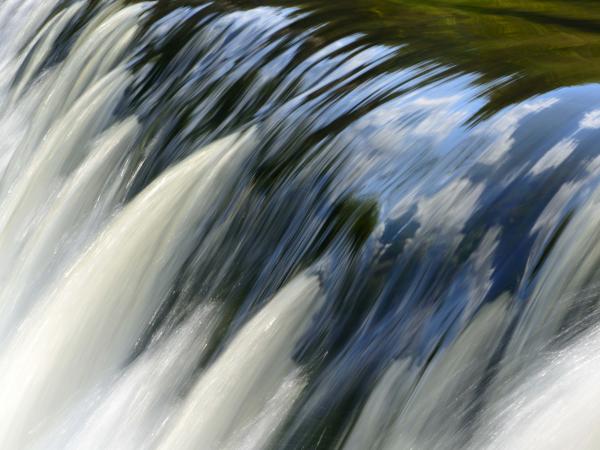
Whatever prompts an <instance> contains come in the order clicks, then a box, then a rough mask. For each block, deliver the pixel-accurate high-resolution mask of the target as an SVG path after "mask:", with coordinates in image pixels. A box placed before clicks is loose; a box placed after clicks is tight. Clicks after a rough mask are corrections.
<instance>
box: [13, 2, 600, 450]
mask: <svg viewBox="0 0 600 450" xmlns="http://www.w3.org/2000/svg"><path fill="white" fill-rule="evenodd" d="M103 3H104V2H100V1H92V0H90V1H87V2H86V6H85V7H84V8H83V9H81V10H80V11H79V12H78V13H77V14H76V15H75V17H74V18H73V19H72V20H70V21H69V23H68V24H67V25H66V27H65V29H64V30H63V31H62V32H61V33H60V34H59V35H58V36H57V37H56V40H55V42H54V44H53V47H52V50H51V51H50V52H49V53H48V55H47V57H46V58H45V60H44V62H43V64H42V65H40V68H39V69H37V73H38V75H39V76H42V75H43V74H44V73H45V71H48V70H52V68H53V67H56V66H59V65H60V64H61V62H62V61H63V60H64V59H65V58H66V57H67V56H68V55H69V52H70V51H71V50H72V45H73V44H74V42H75V40H76V39H77V38H78V37H79V36H80V35H81V32H82V29H84V27H85V25H86V24H88V23H89V22H90V21H91V20H93V19H94V17H96V15H97V14H98V11H99V9H100V7H101V6H102V4H103ZM128 3H134V2H128ZM68 5H70V2H63V3H62V4H61V5H59V6H58V7H57V8H56V10H55V13H56V12H58V11H61V10H62V8H65V7H67V6H68ZM139 21H140V25H141V26H140V28H139V30H138V31H137V35H136V37H135V38H134V39H133V41H132V43H131V44H130V46H129V48H128V50H127V56H128V58H129V59H128V63H127V64H128V66H127V67H128V70H129V71H130V72H131V73H132V74H133V76H132V78H131V80H130V82H129V84H128V86H127V87H126V91H125V95H124V96H123V99H122V101H121V102H120V104H119V106H118V108H117V109H116V112H115V120H117V118H118V117H127V116H129V115H131V114H135V115H137V117H138V118H139V120H140V123H141V126H142V130H143V132H142V133H141V135H140V136H139V138H138V139H137V141H136V143H135V145H134V147H133V148H132V149H131V153H132V155H134V158H135V159H136V161H137V162H138V164H137V165H136V166H135V170H134V169H131V170H130V173H129V174H128V175H127V180H128V181H127V190H126V194H125V196H124V200H123V201H124V202H128V201H129V200H130V199H132V198H134V197H135V196H136V195H137V194H138V193H139V192H141V191H142V190H143V189H144V188H145V187H146V186H148V185H149V184H150V183H151V182H152V181H153V180H155V179H156V178H157V177H158V176H159V175H160V174H162V173H163V172H164V171H165V170H166V169H167V168H168V167H171V166H173V165H174V164H175V163H176V162H178V161H181V160H183V159H184V158H185V157H187V156H189V155H190V154H192V153H193V152H194V151H195V150H197V149H198V148H200V147H202V146H203V145H205V144H207V143H209V142H212V141H214V140H215V139H218V138H220V137H224V136H227V135H229V134H230V133H232V132H235V131H238V130H240V129H246V128H249V127H251V126H255V127H256V130H257V133H258V140H257V141H258V144H257V146H256V148H255V149H254V150H253V151H252V154H251V155H250V157H249V158H248V160H247V161H246V162H245V164H244V171H243V175H242V176H241V177H240V180H239V186H238V187H237V188H236V190H235V193H234V194H232V196H231V197H230V198H227V199H225V200H223V201H222V202H221V203H220V204H219V205H217V206H215V209H214V211H212V213H211V214H212V215H211V217H210V227H213V228H215V227H220V228H219V229H221V230H223V234H222V235H221V236H220V238H219V239H218V240H211V241H210V242H207V240H206V239H204V238H205V237H206V234H207V233H209V231H206V230H204V231H202V233H204V234H200V235H199V236H197V237H196V238H195V241H194V242H195V244H194V245H195V247H194V251H190V255H189V257H188V258H187V262H186V263H185V264H184V266H183V267H182V269H181V270H180V271H179V273H178V275H177V281H176V282H175V283H174V284H173V286H172V288H171V289H170V293H169V296H168V298H165V300H164V302H163V303H162V306H161V309H160V312H159V313H158V314H157V315H156V316H155V320H154V321H153V324H152V326H150V327H149V329H148V330H147V333H146V336H145V338H143V339H141V340H140V341H139V343H138V346H137V349H136V350H135V352H134V353H133V354H132V356H131V359H132V360H133V359H134V358H136V355H138V354H140V353H142V352H143V350H144V348H145V345H146V343H147V342H148V341H149V340H150V339H151V338H152V336H153V333H154V332H156V330H160V329H163V327H165V326H166V327H173V328H176V326H177V324H178V323H179V322H180V321H181V320H183V319H182V318H183V317H186V315H187V314H188V312H189V311H191V310H192V309H193V306H195V305H196V304H197V302H198V301H199V299H200V298H203V299H204V298H211V299H216V300H217V301H218V302H220V303H222V304H223V305H224V309H225V311H226V313H225V314H224V315H223V317H222V319H221V321H220V323H219V327H218V332H217V333H216V336H215V337H214V339H213V340H212V341H211V347H210V348H211V351H210V352H209V353H208V355H207V356H206V357H205V358H203V361H202V362H201V363H200V364H199V367H198V371H201V370H202V367H205V366H206V365H209V364H210V363H211V361H213V360H214V359H215V358H217V357H218V355H219V354H220V353H221V352H222V351H223V349H224V348H225V346H226V343H227V342H229V341H230V339H231V337H232V336H233V335H235V333H236V331H237V330H239V329H240V327H241V326H242V325H243V324H245V323H247V321H248V320H249V318H250V317H252V316H253V315H254V314H255V313H256V311H258V310H259V309H260V308H261V307H262V306H263V305H264V304H265V302H266V301H267V300H268V299H269V298H270V297H271V295H273V294H274V293H275V292H276V291H277V290H278V289H280V288H281V287H282V286H283V285H284V284H285V283H286V282H287V281H289V280H290V279H291V278H293V276H294V275H296V274H298V273H300V272H301V271H303V270H304V269H306V268H311V270H313V271H314V272H316V273H318V275H319V278H320V282H321V285H322V289H323V291H324V295H325V300H324V302H323V304H322V305H321V306H320V308H319V310H318V312H317V313H316V314H315V316H314V318H313V319H312V321H311V323H310V326H309V327H308V330H307V331H306V332H305V333H304V335H303V337H302V338H301V339H300V340H299V342H298V343H297V344H296V346H295V350H294V354H293V359H294V361H295V362H296V363H297V364H298V365H300V366H301V367H302V368H303V371H305V373H306V376H307V377H308V380H309V381H308V384H307V387H306V389H305V390H304V391H303V393H302V396H301V397H300V399H299V400H298V401H297V402H296V403H295V405H294V407H293V409H292V411H291V413H290V414H289V416H288V417H287V419H286V420H285V424H284V426H283V427H282V428H280V429H279V430H278V432H277V436H276V439H275V440H274V441H273V443H272V444H271V445H272V446H273V448H277V449H283V448H290V449H292V448H294V449H295V448H298V449H300V448H303V449H329V448H343V446H344V445H350V444H351V443H353V442H355V441H352V439H353V438H352V436H353V432H354V433H358V432H357V431H356V430H357V429H358V427H359V424H360V423H362V422H361V421H360V417H361V412H362V413H363V415H364V414H367V415H369V416H370V417H372V420H373V422H375V423H376V425H372V426H370V427H367V428H368V429H370V430H371V431H372V434H369V433H366V432H360V433H361V436H362V437H363V438H364V440H363V441H361V443H359V444H356V443H354V445H356V447H355V448H361V447H362V448H388V447H386V446H392V447H394V446H395V448H438V447H444V448H462V447H466V446H468V445H476V442H477V441H476V440H475V439H476V436H477V433H478V431H477V430H478V429H479V428H480V427H481V426H482V423H483V424H485V423H486V420H487V419H486V415H485V411H487V405H488V403H493V402H494V401H495V398H496V397H497V394H496V388H495V386H496V384H497V383H498V380H499V379H502V380H503V379H504V378H502V377H507V379H509V378H510V379H512V377H517V375H516V374H518V373H520V371H522V370H525V369H526V368H527V367H531V366H532V365H534V364H535V361H536V360H537V359H536V358H538V357H539V356H540V355H542V354H543V353H544V352H546V351H551V350H556V349H563V348H565V346H567V345H569V344H570V343H571V342H574V339H575V338H576V337H578V336H580V335H581V334H582V333H584V332H586V330H588V329H589V328H590V327H591V326H593V325H594V324H595V323H596V313H597V311H598V299H599V298H598V295H599V294H598V292H599V291H598V289H597V288H596V287H595V286H596V283H597V278H598V268H599V267H600V266H598V262H599V259H600V256H599V255H597V254H596V253H597V250H598V248H597V247H598V243H597V239H596V236H597V233H598V230H599V229H600V228H598V226H600V224H597V222H598V218H599V217H600V216H599V213H598V212H597V211H596V210H595V208H596V202H597V198H598V194H597V193H596V191H597V190H598V182H599V181H600V178H599V175H600V158H599V157H600V141H599V139H600V131H598V130H599V129H600V84H598V82H600V4H599V3H598V2H596V1H591V0H590V1H584V0H580V1H555V0H545V1H534V0H530V1H527V2H522V1H517V0H513V1H509V0H497V1H483V0H480V1H475V0H474V1H467V0H462V1H459V0H456V1H454V0H440V1H426V0H421V1H409V0H405V1H402V0H369V1H367V0H353V1H350V0H348V1H268V0H248V1H241V0H240V1H234V0H217V1H214V2H204V1H191V0H189V1H181V0H170V1H158V2H155V3H153V4H148V6H147V8H146V10H145V13H144V14H143V15H142V16H141V17H140V18H139ZM28 64H29V62H28V60H25V62H24V63H23V66H22V68H21V70H20V72H18V73H17V75H16V77H15V81H14V84H15V85H17V84H18V82H19V80H20V79H21V78H20V77H21V76H22V75H23V73H25V70H26V69H27V67H28ZM150 143H151V145H150ZM210 227H209V229H210ZM132 264H135V262H134V261H132ZM582 293H583V294H582ZM557 305H559V306H557ZM481 317H484V319H481V320H482V321H483V322H481V323H484V325H483V326H482V328H481V330H480V331H479V332H478V333H479V334H474V335H473V336H474V337H472V338H471V337H468V336H471V335H469V334H468V333H469V330H471V329H472V327H471V325H473V324H476V325H473V327H475V326H479V325H477V324H479V323H480V322H478V318H481ZM470 327H471V328H470ZM465 336H467V337H465ZM461 337H463V338H464V339H463V340H462V341H461ZM468 339H471V341H468V342H467V340H468ZM473 342H475V343H476V344H477V345H479V346H480V347H478V350H477V351H473V352H471V353H469V352H470V350H469V349H472V346H473V345H474V344H473ZM461 346H465V347H464V348H463V347H461ZM469 355H470V356H469ZM463 356H464V357H463ZM461 357H462V359H461ZM450 360H452V361H455V364H454V365H451V364H450V362H448V361H450ZM399 362H401V363H402V364H405V365H406V368H405V369H403V370H405V372H402V371H400V372H399V373H401V375H399V376H398V377H399V380H400V381H396V384H395V386H396V387H395V388H393V389H391V390H390V391H388V393H387V394H386V395H387V396H388V397H389V399H388V400H389V401H388V402H387V403H385V402H384V403H385V406H384V407H380V408H379V409H377V408H375V409H367V405H368V403H367V402H368V400H369V398H371V399H372V398H373V396H372V394H373V392H374V391H375V390H376V386H378V385H380V383H381V380H382V379H385V374H386V373H387V374H389V373H391V372H390V370H395V369H393V368H394V367H396V365H397V364H399ZM474 362H476V366H477V370H473V371H469V370H467V369H468V368H471V367H473V365H474V364H475V363H474ZM390 367H391V368H392V369H390ZM463 369H464V371H463ZM402 373H404V375H402ZM507 373H510V376H509V375H507ZM446 375H447V376H446ZM402 380H403V381H402ZM432 380H433V381H432ZM436 380H438V381H436ZM401 382H403V383H404V384H402V387H398V386H399V384H398V383H401ZM436 384H438V385H439V386H440V387H441V391H442V392H441V393H439V394H436V393H435V388H436ZM423 392H425V393H423ZM427 395H430V397H427ZM428 405H429V406H428ZM364 411H368V412H367V413H364ZM403 427H405V428H406V429H407V430H409V431H402V430H404V428H403ZM398 430H400V431H398ZM394 433H397V434H394ZM409 435H410V438H409V437H407V436H409ZM398 436H404V438H399V437H398ZM402 439H405V440H402ZM357 442H358V441H357ZM473 442H475V444H473ZM507 448H508V447H507Z"/></svg>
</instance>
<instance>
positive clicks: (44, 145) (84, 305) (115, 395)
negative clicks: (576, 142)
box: [0, 0, 600, 450]
mask: <svg viewBox="0 0 600 450" xmlns="http://www.w3.org/2000/svg"><path fill="white" fill-rule="evenodd" d="M55 3H56V2H54V1H42V0H6V1H4V2H3V3H1V4H0V41H2V42H3V43H6V44H5V45H3V46H1V47H0V106H2V111H3V112H2V114H1V115H0V132H1V134H2V137H3V142H2V143H1V144H0V145H1V147H0V174H2V181H1V183H0V282H1V285H0V344H1V346H0V399H1V406H0V448H3V449H4V448H6V449H22V448H57V449H63V448H70V449H82V448H85V449H143V448H159V449H173V448H176V449H207V450H210V449H219V450H220V449H231V450H233V449H261V448H265V447H267V446H268V445H269V444H270V443H271V439H272V438H273V437H274V436H275V435H276V433H277V431H278V430H279V429H280V427H281V426H282V425H283V424H284V423H285V420H286V418H287V416H288V414H289V412H290V411H291V409H292V408H293V407H294V405H295V404H296V402H297V400H298V398H299V397H300V395H301V394H302V392H303V390H304V389H305V387H306V384H307V382H308V381H307V378H306V374H304V373H303V372H302V370H301V369H300V368H298V367H296V365H295V363H294V362H293V361H292V359H291V355H292V352H293V349H294V346H295V344H296V343H297V339H298V337H299V335H300V334H301V333H302V331H303V330H305V327H306V325H307V323H308V321H310V319H311V315H312V313H313V312H314V310H315V306H316V304H317V303H318V298H319V297H320V288H319V283H318V280H317V278H316V277H315V276H312V275H309V274H308V273H305V274H301V275H298V276H297V277H296V278H294V279H293V280H291V281H290V282H289V283H288V284H287V285H286V286H284V287H283V288H282V289H281V290H280V291H279V292H278V293H277V294H276V295H275V296H274V297H273V298H272V299H262V300H264V302H265V306H264V307H263V308H262V309H261V310H260V311H259V312H258V313H256V314H255V315H254V316H253V317H252V318H251V319H250V320H249V321H248V322H247V323H246V324H245V325H244V326H243V327H242V328H241V329H240V330H239V331H238V332H237V333H236V334H235V335H233V337H232V338H231V339H230V340H229V342H227V343H226V344H225V345H224V347H223V348H222V349H221V350H220V352H219V353H218V354H217V356H216V357H215V359H214V360H211V361H210V362H209V363H207V364H206V365H205V366H203V367H199V365H200V364H201V362H202V361H203V358H204V357H206V356H209V355H208V353H209V352H208V349H209V347H210V344H211V340H212V339H213V338H214V335H215V332H216V330H217V329H218V327H219V325H220V321H221V319H222V318H223V316H224V313H223V308H222V306H221V305H220V304H219V300H222V299H203V301H201V302H199V303H200V304H199V306H198V307H197V309H196V310H195V312H194V313H193V314H191V315H190V316H189V317H188V318H187V320H184V321H183V323H181V324H179V325H178V326H177V327H176V328H175V329H174V330H170V329H164V330H162V331H161V333H159V334H158V335H157V336H156V337H155V341H154V342H153V343H152V344H151V345H150V346H149V347H148V349H147V350H145V351H144V352H143V353H142V354H141V355H139V356H138V357H137V358H136V359H134V360H133V361H130V358H131V356H132V355H133V354H134V352H135V351H136V349H137V346H138V345H139V341H140V339H141V338H142V336H143V334H144V331H145V330H146V329H147V328H148V326H149V325H150V323H151V322H152V320H153V318H154V315H155V314H156V312H157V310H158V309H159V307H160V306H161V304H162V302H163V301H164V300H165V298H166V297H167V296H168V294H169V289H170V288H171V286H172V284H173V281H174V279H175V277H176V276H177V273H178V271H179V270H180V269H181V268H182V266H183V265H184V264H185V261H186V259H187V257H188V256H190V253H191V251H192V248H193V245H194V243H195V242H196V240H197V239H200V238H201V237H202V236H203V233H204V232H205V231H207V228H208V221H209V219H210V218H211V217H212V213H213V212H214V208H215V206H216V205H218V204H220V203H221V202H223V201H226V199H227V198H228V196H229V195H230V194H231V193H232V192H235V187H236V184H237V181H238V179H239V178H240V177H241V176H242V174H243V167H244V164H245V162H246V161H247V158H248V156H249V154H250V152H251V151H252V149H253V148H254V143H255V142H254V140H255V139H256V132H255V130H253V129H250V130H246V131H239V132H238V133H234V134H233V135H231V136H229V137H227V138H224V139H222V140H219V141H216V142H213V143H212V144H210V145H208V146H207V147H205V148H202V149H198V150H197V151H196V152H195V153H194V154H193V155H191V156H190V157H188V158H187V159H185V160H183V161H182V162H180V163H179V164H177V165H175V166H174V167H171V168H170V169H169V170H167V171H165V172H164V173H163V174H162V175H161V176H160V177H159V178H158V179H157V180H155V181H154V183H152V184H151V185H150V186H148V187H147V188H146V189H145V190H144V191H142V192H141V193H140V194H138V195H137V196H136V197H135V198H134V199H133V200H132V201H130V202H129V203H126V201H125V189H126V186H125V182H126V179H127V174H128V173H129V171H134V170H135V169H136V168H135V164H136V161H135V158H134V157H133V153H134V152H135V148H136V143H137V142H138V138H139V134H140V127H141V125H140V119H139V118H138V117H128V118H121V119H117V118H116V116H115V110H116V107H117V105H118V104H119V102H120V101H121V100H122V98H123V93H124V90H125V88H126V87H127V85H128V83H129V81H130V80H131V75H130V73H129V72H128V69H127V63H128V61H127V56H128V50H129V47H130V46H131V45H132V43H133V42H134V38H135V34H136V32H137V31H138V29H139V20H140V19H139V17H140V15H141V14H143V12H144V11H145V9H146V8H147V7H148V5H149V3H139V4H136V5H131V6H127V7H124V6H123V5H122V4H120V3H110V4H108V5H103V7H102V8H101V9H100V11H99V12H98V13H97V16H96V17H95V18H94V19H93V20H92V21H91V22H90V23H89V24H88V25H87V27H86V29H85V30H83V32H82V34H81V35H80V37H79V38H78V40H77V41H76V42H75V44H74V46H73V48H72V49H71V51H70V53H69V55H68V56H67V58H66V59H65V60H64V61H63V62H61V63H60V64H58V65H56V66H55V67H52V68H50V69H48V70H47V71H46V72H45V73H43V74H42V75H41V76H40V77H37V78H36V77H35V75H36V73H37V71H38V70H39V69H40V68H41V67H42V63H43V61H44V59H45V57H46V56H47V55H48V53H49V52H50V50H51V48H52V43H53V41H54V39H56V38H57V37H58V36H59V35H60V32H61V31H62V29H63V28H64V27H65V26H66V24H67V23H68V21H69V20H70V19H71V18H73V17H74V16H75V15H76V14H77V13H78V12H80V10H81V8H82V7H83V2H75V3H73V5H72V6H70V7H69V8H68V9H66V10H64V11H63V12H61V13H59V14H57V15H56V16H54V17H53V18H52V19H51V20H50V21H49V22H48V23H47V24H46V25H45V26H44V27H42V28H41V31H40V32H39V33H38V34H37V36H34V35H33V33H34V30H35V29H36V28H37V27H38V26H40V25H41V24H42V23H43V21H44V18H45V17H46V16H47V14H48V13H49V12H50V11H51V9H52V8H53V6H54V5H55ZM27 43H30V45H29V46H28V47H27ZM22 46H26V47H27V48H28V50H27V51H31V52H32V57H31V59H30V61H29V63H28V65H27V67H26V68H25V70H24V72H23V74H22V76H21V78H20V81H19V82H18V83H17V84H16V86H14V87H13V88H12V89H9V87H8V82H9V80H10V79H11V77H12V76H13V75H14V72H15V70H16V68H17V67H18V64H19V63H20V62H22V61H23V54H18V49H19V48H21V47H22ZM598 217H600V214H599V212H598V201H597V196H595V197H593V198H592V200H591V201H590V202H589V203H588V205H586V207H585V208H582V210H581V211H580V212H579V214H578V215H577V216H576V217H575V218H574V219H573V221H572V223H571V224H570V225H569V227H568V228H567V230H566V232H565V234H564V235H563V237H562V238H561V240H560V241H559V243H558V244H557V249H558V250H557V251H555V252H554V253H553V255H552V256H551V258H550V259H549V262H548V263H547V264H546V266H545V268H544V270H543V271H542V273H541V275H540V277H541V278H542V282H540V283H539V286H540V287H539V288H538V289H537V290H536V291H535V292H534V293H533V301H532V302H531V306H530V307H529V309H528V310H527V311H526V314H525V316H524V319H523V321H522V322H521V324H520V325H519V326H518V327H517V330H516V333H515V335H514V336H515V337H514V338H513V340H512V341H511V342H510V343H509V346H508V351H507V352H506V354H507V355H509V356H508V357H507V358H506V360H505V361H503V365H502V370H501V372H500V374H499V375H498V377H497V380H496V381H495V384H493V385H492V386H491V387H490V388H489V391H488V392H486V393H485V396H484V397H483V398H482V399H481V400H482V401H483V402H484V403H485V405H484V407H485V413H484V414H483V419H481V420H480V422H478V423H476V424H471V425H470V426H471V427H472V428H474V430H469V431H472V433H473V438H472V440H471V441H470V442H469V443H468V445H470V446H471V447H472V448H474V449H475V448H490V449H532V448H533V449H554V448H556V449H563V448H578V449H584V450H585V449H590V450H592V449H597V448H600V432H598V431H597V430H598V428H597V422H598V419H600V417H599V416H598V413H597V404H598V402H600V389H598V387H597V383H595V375H596V374H597V373H598V370H600V362H599V358H598V355H599V354H600V352H599V349H600V332H598V330H594V331H592V332H589V333H588V334H587V335H584V336H582V337H580V339H578V340H577V341H576V342H574V343H571V345H570V346H569V347H568V348H567V349H565V350H563V351H561V352H554V353H552V352H549V353H545V354H543V355H544V357H543V358H542V359H541V360H538V361H537V363H535V364H533V365H531V367H530V369H529V370H528V371H523V366H525V365H527V364H528V363H529V362H530V361H529V359H528V358H530V357H533V356H535V357H539V355H540V354H541V353H542V352H543V351H545V345H546V343H547V340H548V338H549V337H550V336H552V335H553V334H555V333H556V332H557V331H558V330H560V329H561V325H562V324H563V321H564V319H565V317H566V316H567V315H568V313H569V311H570V310H571V307H572V306H573V304H574V303H576V302H577V301H578V300H581V289H583V288H584V286H586V285H585V280H587V279H589V278H591V277H592V276H593V275H595V274H596V269H595V268H596V267H597V266H598V260H599V259H600V257H599V256H598V255H599V254H600V252H599V249H600V247H599V246H598V245H597V242H598V240H599V239H598V238H599V237H600V236H598V233H597V230H598V229H600V227H599V226H598ZM573 243H575V245H574V244H573ZM582 255H583V256H582ZM506 303H508V302H505V301H504V300H502V299H501V300H499V301H497V302H496V303H495V304H494V305H493V306H489V307H486V308H483V309H482V310H481V311H480V312H479V313H478V315H477V316H476V317H475V319H474V320H473V322H472V323H471V324H470V325H469V326H468V327H467V329H466V330H465V331H464V332H463V333H462V334H461V335H460V336H459V337H458V339H457V340H456V341H455V343H454V344H453V345H451V346H450V347H449V348H447V349H445V351H444V352H443V353H442V354H441V356H440V357H439V358H437V359H436V360H435V361H434V362H433V363H432V364H431V365H430V366H429V367H428V369H427V370H425V371H424V373H421V369H420V368H419V367H418V366H417V365H415V363H414V362H412V361H408V360H401V361H398V362H397V363H395V364H393V365H392V366H391V367H390V368H388V370H387V372H386V373H385V375H384V376H383V377H382V379H381V380H380V382H379V384H378V386H377V387H376V388H375V390H374V392H373V393H372V394H371V396H370V398H369V399H368V401H367V403H366V405H365V407H364V409H363V411H362V413H361V414H360V416H359V417H358V419H357V422H356V424H355V426H354V429H353V430H352V432H351V433H350V434H349V436H348V439H347V441H346V442H345V448H347V449H356V450H360V449H365V448H385V449H395V448H400V449H403V448H418V449H420V448H422V449H428V448H457V447H460V446H461V445H463V444H465V442H463V441H462V436H463V432H464V431H465V430H464V428H463V427H464V421H465V418H466V417H468V414H469V412H470V411H469V407H470V406H471V405H472V404H473V403H474V402H476V401H479V400H480V399H479V397H478V396H477V395H478V394H477V393H475V392H474V391H473V389H472V385H471V381H472V380H475V379H479V378H481V377H482V376H483V373H484V371H485V368H486V365H487V364H488V363H489V361H490V358H491V357H492V354H491V353H492V350H493V348H491V347H490V346H492V344H493V343H495V342H497V341H498V340H499V339H500V338H501V336H502V334H503V332H504V331H505V330H506V327H507V326H508V323H509V321H510V319H511V317H512V316H511V311H510V309H509V308H508V307H507V306H506ZM499 317H500V318H502V319H501V320H499ZM491 318H493V320H491ZM532 355H533V356H532ZM398 407H399V408H400V412H406V413H407V414H397V415H395V416H394V415H391V414H389V412H390V411H396V410H397V409H398Z"/></svg>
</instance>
